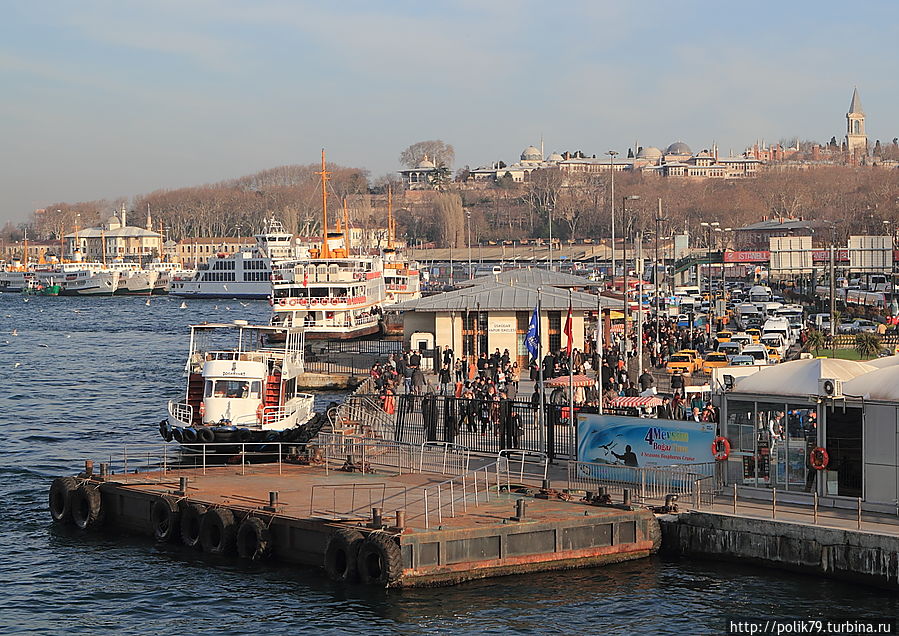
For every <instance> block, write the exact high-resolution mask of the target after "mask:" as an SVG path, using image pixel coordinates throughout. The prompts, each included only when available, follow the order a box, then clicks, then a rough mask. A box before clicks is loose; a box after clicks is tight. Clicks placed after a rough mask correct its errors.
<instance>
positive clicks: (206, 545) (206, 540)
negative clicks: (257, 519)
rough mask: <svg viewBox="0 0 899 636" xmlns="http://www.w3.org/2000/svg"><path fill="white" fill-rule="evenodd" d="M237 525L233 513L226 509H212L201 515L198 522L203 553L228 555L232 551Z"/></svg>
mask: <svg viewBox="0 0 899 636" xmlns="http://www.w3.org/2000/svg"><path fill="white" fill-rule="evenodd" d="M236 538H237V523H236V522H235V521H234V513H233V512H231V511H230V510H228V509H227V508H213V509H212V510H209V511H207V512H206V514H205V515H203V521H202V522H200V544H201V545H202V546H203V552H208V553H209V554H228V553H230V552H233V551H234V543H235V540H236Z"/></svg>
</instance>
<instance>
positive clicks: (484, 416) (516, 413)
mask: <svg viewBox="0 0 899 636" xmlns="http://www.w3.org/2000/svg"><path fill="white" fill-rule="evenodd" d="M372 397H373V399H377V397H375V396H372ZM568 410H569V409H568V407H564V406H557V405H549V404H548V405H546V410H545V415H544V417H543V418H542V420H543V422H542V423H541V418H540V409H539V407H537V408H535V407H534V406H533V405H532V404H531V402H525V401H518V400H478V399H467V398H456V397H452V396H444V395H429V394H428V395H413V394H404V395H399V396H397V399H396V414H395V415H396V419H395V428H394V434H393V439H394V440H396V441H402V442H409V443H412V444H422V443H424V442H447V443H450V444H456V445H459V446H464V447H465V448H468V449H469V450H471V451H472V452H476V453H488V454H491V455H496V454H497V453H499V452H500V451H501V450H503V449H504V448H518V449H523V450H530V451H536V452H541V453H546V455H547V456H548V457H549V459H550V461H552V460H554V459H556V458H567V457H572V456H573V453H574V448H575V447H574V438H575V433H574V429H573V427H572V426H571V423H570V421H569V418H568Z"/></svg>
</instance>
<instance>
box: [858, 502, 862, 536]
mask: <svg viewBox="0 0 899 636" xmlns="http://www.w3.org/2000/svg"><path fill="white" fill-rule="evenodd" d="M858 529H859V530H861V529H862V498H861V497H859V498H858Z"/></svg>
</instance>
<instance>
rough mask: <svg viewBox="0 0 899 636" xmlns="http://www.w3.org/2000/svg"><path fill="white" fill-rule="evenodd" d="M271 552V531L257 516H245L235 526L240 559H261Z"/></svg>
mask: <svg viewBox="0 0 899 636" xmlns="http://www.w3.org/2000/svg"><path fill="white" fill-rule="evenodd" d="M271 553H272V533H271V532H269V529H268V527H267V526H266V525H265V523H264V522H263V521H262V519H260V518H259V517H247V518H246V519H244V520H243V521H241V522H240V527H239V528H237V554H238V556H239V557H240V558H242V559H250V560H251V561H261V560H263V559H267V558H268V557H269V555H270V554H271Z"/></svg>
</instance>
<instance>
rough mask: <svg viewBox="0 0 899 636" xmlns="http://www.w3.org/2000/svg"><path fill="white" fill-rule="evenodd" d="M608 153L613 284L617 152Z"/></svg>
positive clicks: (612, 276)
mask: <svg viewBox="0 0 899 636" xmlns="http://www.w3.org/2000/svg"><path fill="white" fill-rule="evenodd" d="M606 154H607V155H609V179H611V186H610V188H609V190H610V191H609V217H610V218H611V220H612V274H611V280H612V284H613V285H614V284H615V166H614V160H615V155H617V154H618V151H617V150H609V151H608V152H607V153H606Z"/></svg>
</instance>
